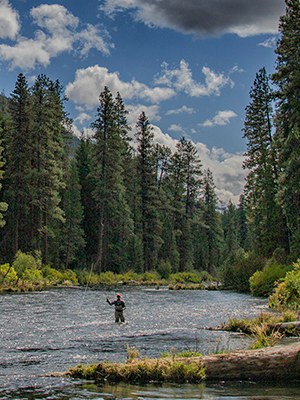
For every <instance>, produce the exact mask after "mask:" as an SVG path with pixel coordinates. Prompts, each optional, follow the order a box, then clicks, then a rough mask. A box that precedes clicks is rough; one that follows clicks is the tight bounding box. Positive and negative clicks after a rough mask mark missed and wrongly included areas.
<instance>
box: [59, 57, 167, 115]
mask: <svg viewBox="0 0 300 400" xmlns="http://www.w3.org/2000/svg"><path fill="white" fill-rule="evenodd" d="M104 86H107V87H108V88H109V90H110V91H111V92H112V93H113V94H114V95H116V93H117V92H120V93H121V96H122V97H123V99H124V100H126V99H127V100H128V99H134V98H136V99H143V100H146V101H149V102H153V103H158V102H160V101H163V100H167V99H169V98H171V97H172V96H174V95H175V91H174V90H173V89H171V88H164V87H154V88H150V87H149V86H147V85H145V84H143V83H140V82H138V81H136V80H134V79H133V80H131V81H130V82H125V81H122V80H121V79H120V77H119V74H118V73H117V72H109V70H108V69H107V68H105V67H100V66H99V65H94V66H92V67H88V68H85V69H78V70H77V71H76V75H75V80H74V82H70V83H69V84H68V85H67V86H66V94H67V96H68V97H69V98H70V99H71V100H72V101H74V103H76V104H81V105H84V106H86V107H87V108H88V109H92V108H93V107H95V106H96V105H97V104H98V102H99V100H98V99H99V94H100V92H102V90H103V88H104Z"/></svg>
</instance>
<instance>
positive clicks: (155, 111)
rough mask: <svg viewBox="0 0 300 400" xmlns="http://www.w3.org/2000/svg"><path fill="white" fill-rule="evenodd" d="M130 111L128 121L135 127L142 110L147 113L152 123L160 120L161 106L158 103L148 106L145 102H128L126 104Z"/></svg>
mask: <svg viewBox="0 0 300 400" xmlns="http://www.w3.org/2000/svg"><path fill="white" fill-rule="evenodd" d="M126 109H127V111H128V115H127V121H128V124H129V125H130V126H132V128H133V129H134V127H135V125H136V123H137V120H138V118H139V116H140V115H141V113H142V112H144V113H145V115H146V117H147V118H148V120H149V121H150V123H151V124H152V122H158V121H160V119H161V117H160V115H159V106H158V105H157V104H155V105H150V106H146V105H144V104H134V105H133V104H128V105H126Z"/></svg>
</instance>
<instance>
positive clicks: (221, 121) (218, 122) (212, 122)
mask: <svg viewBox="0 0 300 400" xmlns="http://www.w3.org/2000/svg"><path fill="white" fill-rule="evenodd" d="M235 117H237V114H236V113H235V112H234V111H231V110H224V111H218V112H217V113H216V115H215V116H214V117H213V118H212V119H207V120H206V121H204V122H203V123H202V124H200V125H201V126H204V127H208V128H212V127H214V126H224V125H228V124H229V123H230V120H231V119H232V118H235Z"/></svg>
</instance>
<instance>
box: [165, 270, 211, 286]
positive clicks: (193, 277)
mask: <svg viewBox="0 0 300 400" xmlns="http://www.w3.org/2000/svg"><path fill="white" fill-rule="evenodd" d="M170 280H171V281H172V282H175V283H201V282H203V281H206V280H213V277H212V276H211V275H209V273H208V272H207V271H200V272H198V271H188V272H176V273H175V274H171V276H170Z"/></svg>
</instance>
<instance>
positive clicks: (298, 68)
mask: <svg viewBox="0 0 300 400" xmlns="http://www.w3.org/2000/svg"><path fill="white" fill-rule="evenodd" d="M279 31H280V33H281V38H280V40H279V42H278V45H277V49H276V53H277V64H276V72H275V74H273V76H272V80H273V82H274V83H275V84H276V85H277V88H278V90H277V92H276V98H277V105H276V135H275V139H276V145H277V148H278V153H279V168H280V178H279V182H280V187H279V189H280V190H279V196H278V197H279V200H280V204H281V205H282V207H283V209H284V213H285V217H286V220H287V226H288V229H289V238H290V252H291V255H292V258H293V259H296V258H298V257H299V256H300V252H299V248H300V220H299V215H300V200H299V199H300V161H299V160H300V159H299V152H300V140H299V136H300V98H299V92H300V3H299V1H298V0H286V14H285V15H284V16H283V17H281V19H280V25H279Z"/></svg>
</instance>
